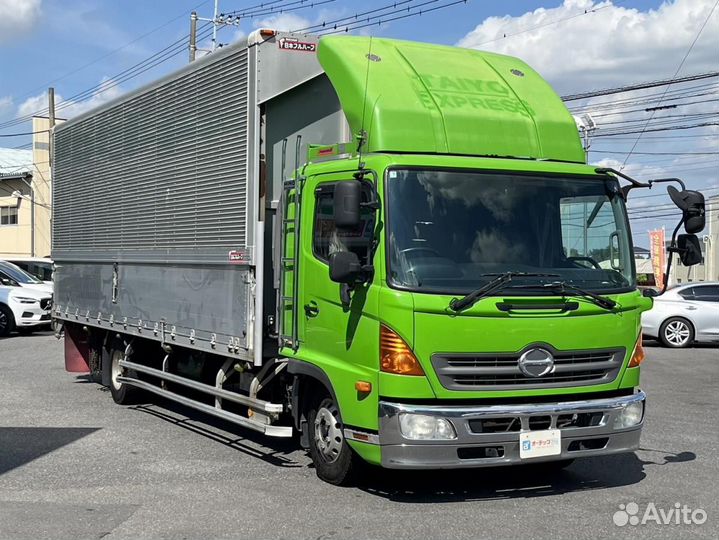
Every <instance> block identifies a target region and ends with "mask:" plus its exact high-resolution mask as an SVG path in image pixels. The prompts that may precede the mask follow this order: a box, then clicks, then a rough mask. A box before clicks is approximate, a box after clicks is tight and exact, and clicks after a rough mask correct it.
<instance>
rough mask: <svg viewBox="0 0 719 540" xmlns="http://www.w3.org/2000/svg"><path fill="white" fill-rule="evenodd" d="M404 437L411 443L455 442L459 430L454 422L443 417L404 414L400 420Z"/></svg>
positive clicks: (400, 428) (400, 429)
mask: <svg viewBox="0 0 719 540" xmlns="http://www.w3.org/2000/svg"><path fill="white" fill-rule="evenodd" d="M397 421H398V423H399V431H400V433H401V434H402V437H404V438H405V439H408V440H410V441H453V440H456V439H457V430H456V429H455V427H454V425H453V424H452V422H450V421H449V420H448V419H447V418H443V417H441V416H433V415H429V414H418V413H409V412H402V413H400V414H399V418H398V420H397Z"/></svg>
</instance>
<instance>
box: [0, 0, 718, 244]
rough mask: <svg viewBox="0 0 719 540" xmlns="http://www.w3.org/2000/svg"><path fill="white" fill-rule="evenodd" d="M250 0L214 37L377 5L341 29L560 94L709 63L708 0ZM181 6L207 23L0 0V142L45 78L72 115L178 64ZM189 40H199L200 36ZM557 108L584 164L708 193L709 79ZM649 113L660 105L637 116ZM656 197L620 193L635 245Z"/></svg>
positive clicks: (176, 0)
mask: <svg viewBox="0 0 719 540" xmlns="http://www.w3.org/2000/svg"><path fill="white" fill-rule="evenodd" d="M262 3H263V0H249V1H248V0H220V11H221V12H225V13H228V12H231V11H238V12H241V11H243V10H244V12H245V13H246V16H243V17H241V18H240V21H239V24H238V25H232V26H227V27H225V28H222V29H221V30H220V31H219V33H218V42H219V43H222V44H227V43H231V42H233V41H235V40H237V39H241V38H242V37H244V36H246V35H247V34H248V33H249V32H251V31H252V30H254V29H256V28H259V27H272V28H277V29H281V30H296V29H301V28H306V27H310V26H312V25H317V24H320V23H322V22H328V21H335V20H337V19H345V20H346V19H347V18H348V17H350V16H352V15H354V14H355V13H357V12H358V11H359V12H367V11H371V10H380V11H376V12H374V13H372V14H369V15H366V16H375V17H376V16H384V18H385V19H386V18H394V17H398V16H401V15H412V16H408V17H406V18H403V19H399V20H394V21H390V22H383V24H381V25H377V24H373V25H370V26H366V27H364V28H357V29H355V30H352V32H353V33H362V34H368V35H374V36H383V37H392V38H399V39H411V40H417V41H426V42H432V43H441V44H447V45H458V46H462V47H471V48H477V49H482V50H488V51H494V52H499V53H503V54H509V55H513V56H518V57H520V58H522V59H523V60H525V61H526V62H527V63H529V64H530V65H531V66H532V67H533V68H534V69H536V70H537V71H538V72H539V73H540V74H542V75H543V76H544V77H545V78H546V79H547V80H548V81H549V82H550V84H552V86H553V87H554V88H555V90H556V91H557V92H558V93H559V94H560V95H568V94H576V93H581V92H587V91H592V90H597V89H604V88H615V87H621V86H626V85H633V84H637V83H643V82H648V81H656V80H664V79H673V78H676V77H685V76H691V75H696V74H702V73H708V72H713V71H719V7H717V4H718V3H719V0H671V1H667V2H658V1H651V0H616V1H613V2H610V1H594V0H552V1H501V2H499V1H487V0H468V1H467V2H454V5H450V6H448V7H442V6H443V5H447V4H452V3H453V2H452V1H451V0H409V1H404V2H403V1H401V0H364V1H363V2H361V3H359V2H352V1H348V0H275V1H272V0H264V4H265V5H264V7H258V5H259V4H262ZM395 3H396V4H397V7H395V8H391V9H385V10H383V11H382V10H381V8H386V7H387V6H389V5H391V4H395ZM312 4H314V5H312ZM283 8H284V10H287V11H285V12H284V13H279V10H280V9H283ZM401 9H405V11H402V12H400V11H399V10H401ZM431 9H434V11H430V12H425V13H424V14H422V15H421V16H417V15H416V14H417V12H418V11H420V10H423V11H424V10H431ZM192 10H196V11H197V12H198V14H199V15H200V16H201V17H211V16H212V10H213V0H205V1H204V2H203V1H201V0H153V1H151V2H149V1H147V0H102V1H100V0H0V146H2V147H7V148H15V147H22V146H24V145H25V146H27V145H28V143H29V141H30V138H29V137H27V136H25V137H23V136H12V137H10V136H4V135H13V134H15V133H23V132H27V131H29V128H30V126H29V124H28V123H27V122H23V121H22V119H23V117H25V116H27V115H31V114H33V113H38V112H42V111H43V109H44V108H46V107H47V97H46V92H47V87H48V86H53V87H54V88H55V92H56V100H57V103H58V116H61V117H72V116H73V115H76V114H78V113H80V112H83V111H85V110H88V109H89V108H92V107H94V106H97V105H100V104H102V103H104V102H106V101H107V100H109V99H112V98H114V97H117V96H118V95H121V94H122V93H123V92H126V91H128V90H131V89H133V88H135V87H137V86H139V85H141V84H143V83H146V82H149V81H151V80H153V79H156V78H158V77H160V76H162V75H164V74H166V73H168V72H171V71H172V70H174V69H177V68H178V67H180V66H182V65H184V64H186V63H187V61H188V53H187V49H186V47H185V46H184V44H185V43H186V39H187V38H186V36H187V34H188V29H189V13H190V12H191V11H192ZM375 20H376V19H375ZM201 24H202V23H201ZM343 24H346V22H343ZM355 26H357V23H355ZM340 27H341V25H340ZM205 33H207V32H202V31H201V32H200V35H201V36H202V35H203V34H205ZM200 47H201V48H209V47H210V42H209V41H208V39H207V38H205V39H203V40H202V41H201V43H200ZM163 50H164V52H163V54H162V56H159V57H157V56H156V57H154V58H155V60H153V61H152V62H151V63H150V64H141V65H140V67H136V68H135V70H134V71H133V72H131V73H130V74H132V75H135V76H133V77H130V78H128V77H127V76H125V77H123V72H124V71H126V70H128V69H131V68H133V66H137V65H138V63H140V62H143V61H145V60H146V59H147V58H149V57H151V56H152V55H153V54H156V53H158V51H163ZM200 54H204V53H200ZM138 71H142V72H141V73H139V74H137V73H136V72H138ZM73 96H79V97H77V98H74V97H73ZM567 105H568V106H569V107H570V110H571V112H572V113H573V114H576V115H581V114H584V113H589V114H590V115H591V117H592V119H593V120H594V122H595V123H596V126H597V127H596V129H595V130H594V132H593V133H592V137H591V139H590V142H591V147H590V153H589V160H590V162H591V163H597V164H600V165H603V166H613V167H616V168H620V167H624V168H623V169H622V170H623V172H625V173H628V174H630V175H632V176H635V177H637V178H639V179H642V180H646V179H649V178H660V177H667V176H672V177H674V176H680V177H682V178H683V179H685V181H686V182H687V185H688V187H689V188H693V189H702V190H704V191H705V193H706V195H708V196H709V195H719V125H717V124H719V77H713V78H705V79H701V80H695V81H691V82H687V83H684V84H676V85H671V86H659V87H655V88H651V89H645V90H639V91H634V92H623V93H619V94H610V95H606V96H600V97H594V98H590V99H584V100H575V101H571V102H567ZM674 105H676V107H675V106H674ZM652 107H663V108H661V109H658V110H655V111H646V110H645V109H647V108H652ZM698 124H702V125H701V126H698V127H691V128H686V126H697V125H698ZM704 124H707V125H704ZM643 130H646V131H644V133H642V134H641V137H640V138H639V142H636V140H637V137H638V136H639V135H640V132H641V131H643ZM635 142H636V145H635ZM632 148H633V151H632V152H631V154H629V152H630V150H631V149H632ZM663 192H664V188H661V187H657V188H655V189H653V190H652V192H651V193H646V192H642V193H638V192H636V191H635V192H634V193H633V195H632V197H631V198H630V202H629V208H630V210H629V212H630V217H631V220H632V226H633V229H634V235H635V243H636V244H638V245H642V246H646V245H647V244H648V241H647V240H646V231H648V230H649V229H652V228H656V227H661V226H665V227H666V228H667V229H669V230H671V229H672V228H673V226H674V224H675V223H676V218H675V217H674V215H671V216H667V214H671V213H672V212H673V211H674V210H673V209H672V208H671V207H669V206H665V205H668V204H669V200H668V198H667V197H666V196H664V195H663V194H662V193H663ZM715 204H717V205H718V206H719V202H717V203H715ZM665 209H666V211H664V210H665Z"/></svg>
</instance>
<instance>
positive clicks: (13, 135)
mask: <svg viewBox="0 0 719 540" xmlns="http://www.w3.org/2000/svg"><path fill="white" fill-rule="evenodd" d="M49 131H50V130H49V129H43V130H42V131H27V132H25V133H4V134H0V137H22V136H24V135H37V134H39V133H49Z"/></svg>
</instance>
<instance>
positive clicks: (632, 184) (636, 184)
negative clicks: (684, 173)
mask: <svg viewBox="0 0 719 540" xmlns="http://www.w3.org/2000/svg"><path fill="white" fill-rule="evenodd" d="M594 172H596V173H597V174H606V173H612V174H614V175H616V176H619V177H620V178H623V179H624V180H626V181H627V182H629V185H628V186H622V196H623V197H624V200H625V201H626V200H627V196H628V195H629V192H630V191H631V190H633V189H634V188H649V189H652V186H653V185H654V184H665V183H667V182H676V183H677V184H679V185H680V186H681V187H682V189H686V186H685V185H684V182H683V181H682V180H681V179H679V178H657V179H656V180H648V181H646V182H640V181H639V180H637V179H636V178H632V177H631V176H628V175H626V174H624V173H623V172H620V171H618V170H616V169H612V168H611V167H597V168H596V169H594Z"/></svg>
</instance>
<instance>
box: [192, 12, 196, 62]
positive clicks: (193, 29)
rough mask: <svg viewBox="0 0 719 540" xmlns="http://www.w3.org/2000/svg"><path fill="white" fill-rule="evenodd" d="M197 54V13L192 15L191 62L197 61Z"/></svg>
mask: <svg viewBox="0 0 719 540" xmlns="http://www.w3.org/2000/svg"><path fill="white" fill-rule="evenodd" d="M196 53H197V12H196V11H193V12H192V13H190V62H194V61H195V54H196Z"/></svg>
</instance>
